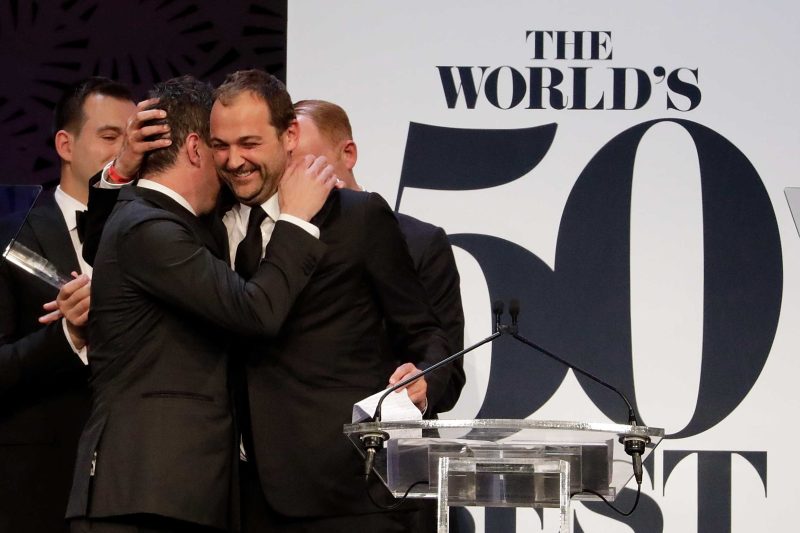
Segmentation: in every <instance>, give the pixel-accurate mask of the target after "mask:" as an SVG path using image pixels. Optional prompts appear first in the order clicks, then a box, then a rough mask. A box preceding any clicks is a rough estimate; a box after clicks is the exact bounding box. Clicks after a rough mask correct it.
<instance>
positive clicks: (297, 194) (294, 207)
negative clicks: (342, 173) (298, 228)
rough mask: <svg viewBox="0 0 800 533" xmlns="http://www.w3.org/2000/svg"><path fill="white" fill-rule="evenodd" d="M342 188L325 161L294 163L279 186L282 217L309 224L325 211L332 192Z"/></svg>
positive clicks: (311, 158)
mask: <svg viewBox="0 0 800 533" xmlns="http://www.w3.org/2000/svg"><path fill="white" fill-rule="evenodd" d="M342 185H343V183H342V181H341V180H340V179H338V178H337V177H336V176H335V175H334V171H333V167H332V166H330V165H329V164H328V160H327V159H325V157H316V158H315V157H314V156H313V155H306V156H305V157H303V158H302V159H299V160H293V161H292V162H291V163H290V164H289V166H288V167H287V168H286V171H285V172H284V173H283V176H282V177H281V181H280V183H279V184H278V192H279V194H278V198H279V200H280V206H281V213H286V214H287V215H292V216H295V217H297V218H299V219H301V220H305V221H306V222H308V221H309V220H311V218H312V217H313V216H314V215H316V214H317V212H318V211H319V210H320V209H322V206H323V204H324V203H325V200H327V199H328V194H330V192H331V189H333V188H334V187H342Z"/></svg>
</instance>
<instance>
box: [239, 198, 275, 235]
mask: <svg viewBox="0 0 800 533" xmlns="http://www.w3.org/2000/svg"><path fill="white" fill-rule="evenodd" d="M261 208H262V209H263V210H264V212H265V213H266V214H267V216H268V217H269V218H271V219H272V220H273V221H277V220H278V217H279V216H281V204H280V202H279V201H278V193H277V192H276V193H275V194H273V195H272V196H270V197H269V198H268V199H267V201H265V202H264V203H262V204H261ZM250 209H251V207H250V206H249V205H246V204H242V203H239V204H236V205H235V206H234V207H233V211H234V213H235V217H234V218H235V220H236V224H237V225H238V226H239V228H240V229H241V230H242V232H245V233H246V232H247V221H248V220H250Z"/></svg>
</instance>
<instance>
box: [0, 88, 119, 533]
mask: <svg viewBox="0 0 800 533" xmlns="http://www.w3.org/2000/svg"><path fill="white" fill-rule="evenodd" d="M134 110H135V105H134V103H133V101H132V98H131V93H130V91H129V90H128V88H127V87H125V86H124V85H121V84H119V83H117V82H114V81H111V80H109V79H106V78H99V77H95V78H89V79H87V80H84V81H82V82H80V83H78V84H76V85H75V86H73V87H70V89H68V90H67V91H66V92H65V93H64V95H63V96H62V98H61V100H60V101H59V102H58V104H57V105H56V108H55V112H54V144H55V148H56V151H57V152H58V156H59V158H60V160H61V168H60V180H59V185H58V186H57V187H56V189H55V191H54V192H52V193H50V192H47V193H44V194H43V195H42V197H41V198H40V199H39V202H38V204H37V206H36V207H35V208H34V209H33V210H32V211H31V213H30V215H29V216H28V218H27V220H26V221H25V224H24V225H23V227H22V229H21V230H20V232H19V235H18V241H19V242H20V243H22V244H23V245H25V246H26V247H28V248H30V249H31V250H32V251H34V252H36V253H37V254H39V255H41V256H43V257H44V258H46V259H48V260H49V261H50V262H52V263H53V264H54V265H55V266H56V267H57V268H58V270H59V271H60V272H62V273H63V274H69V273H70V272H75V273H76V274H77V273H82V275H81V276H80V277H79V278H78V279H76V280H74V281H73V282H70V283H69V284H68V285H67V286H66V287H65V289H64V290H63V291H62V298H63V299H67V298H72V299H73V302H74V303H76V304H77V303H80V302H82V303H80V305H83V306H84V307H85V306H86V305H88V291H89V288H88V281H89V277H88V276H89V275H90V274H91V267H90V266H89V265H87V264H86V263H85V262H84V261H83V259H82V258H81V248H82V244H81V235H80V231H79V224H78V217H79V216H80V215H79V213H80V212H82V211H84V210H85V209H86V201H87V196H88V182H89V178H90V177H91V176H92V175H93V174H94V173H96V172H97V171H98V170H99V169H101V168H102V167H103V165H104V164H105V163H106V162H107V161H109V160H110V159H112V158H113V157H114V155H115V154H116V153H117V152H118V151H119V149H120V146H121V144H122V140H123V133H124V131H125V128H126V124H127V121H128V119H129V117H130V116H131V115H132V114H133V112H134ZM56 296H57V291H56V290H55V289H53V288H52V287H50V286H49V285H47V284H46V283H44V282H42V281H40V280H39V279H37V278H34V277H33V276H31V275H29V274H27V273H25V272H23V271H21V270H19V269H17V268H16V267H13V266H11V265H10V264H9V263H7V262H6V261H0V531H14V532H15V533H17V532H19V533H25V532H30V533H40V532H44V531H47V532H59V531H67V530H68V529H67V525H66V522H65V521H64V513H65V510H66V504H67V496H68V494H69V487H70V481H71V479H72V471H73V465H74V461H75V451H76V447H77V442H78V436H79V435H80V431H81V428H82V427H83V424H84V422H85V420H86V416H87V414H88V409H89V393H88V387H87V383H86V379H87V376H88V369H87V367H86V353H85V337H84V335H83V332H82V330H81V328H80V326H81V325H83V323H85V320H86V316H85V309H84V311H82V312H80V313H78V314H77V315H75V316H76V317H77V318H76V319H75V321H74V322H71V321H70V320H68V319H67V318H64V319H61V320H56V321H54V322H52V323H50V324H48V325H46V326H43V325H42V324H40V323H39V322H38V320H37V318H38V317H39V316H41V315H42V314H43V310H42V306H43V304H44V303H45V302H49V301H52V300H54V299H55V298H56ZM80 317H82V319H81V320H78V318H80Z"/></svg>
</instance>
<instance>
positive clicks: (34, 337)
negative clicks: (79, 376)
mask: <svg viewBox="0 0 800 533" xmlns="http://www.w3.org/2000/svg"><path fill="white" fill-rule="evenodd" d="M8 268H9V267H8V265H7V264H6V263H5V261H3V264H1V265H0V398H1V397H2V396H3V395H5V394H9V393H12V392H13V391H17V390H20V389H22V388H24V387H26V386H28V385H31V384H33V383H35V382H37V381H40V380H43V379H46V378H49V377H53V376H56V375H58V374H60V373H61V372H63V371H67V370H70V369H73V368H75V367H76V364H77V363H80V361H79V360H78V356H77V355H75V352H73V351H72V349H71V348H70V346H69V342H68V341H67V339H66V337H65V335H64V330H63V327H62V326H61V323H60V321H59V322H55V323H53V324H49V325H47V326H42V327H41V328H39V329H37V330H36V331H33V332H31V333H29V334H28V335H25V336H22V337H20V338H17V333H16V332H17V331H18V330H19V324H18V320H19V316H18V315H19V310H18V309H17V301H16V297H15V295H14V291H13V290H12V286H11V285H12V283H13V280H12V279H11V274H10V273H9V271H8Z"/></svg>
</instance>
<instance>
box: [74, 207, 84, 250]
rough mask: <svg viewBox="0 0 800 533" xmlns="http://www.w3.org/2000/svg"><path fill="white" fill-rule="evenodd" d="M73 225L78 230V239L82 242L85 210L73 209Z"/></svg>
mask: <svg viewBox="0 0 800 533" xmlns="http://www.w3.org/2000/svg"><path fill="white" fill-rule="evenodd" d="M75 227H76V229H77V230H78V240H79V241H81V244H83V238H84V237H85V236H86V211H75Z"/></svg>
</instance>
